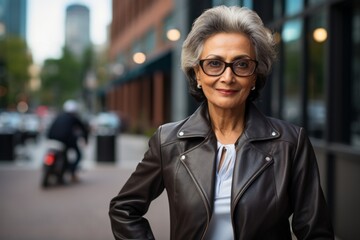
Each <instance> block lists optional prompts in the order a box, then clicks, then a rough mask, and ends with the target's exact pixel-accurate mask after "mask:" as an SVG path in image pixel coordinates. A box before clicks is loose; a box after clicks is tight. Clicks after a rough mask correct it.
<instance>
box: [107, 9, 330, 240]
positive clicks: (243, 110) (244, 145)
mask: <svg viewBox="0 0 360 240" xmlns="http://www.w3.org/2000/svg"><path fill="white" fill-rule="evenodd" d="M274 58H275V53H274V42H273V39H272V35H271V33H270V32H269V31H268V30H267V29H266V28H265V27H264V26H263V23H262V21H261V19H260V18H259V17H258V15H257V14H256V13H255V12H253V11H251V10H249V9H246V8H239V7H225V6H220V7H215V8H212V9H209V10H207V11H205V12H204V13H203V14H202V15H201V16H200V17H199V18H198V19H197V20H196V21H195V22H194V25H193V28H192V30H191V32H190V33H189V35H188V37H187V39H186V40H185V42H184V44H183V50H182V69H183V70H184V72H185V74H186V75H187V77H188V79H189V85H190V92H191V94H192V95H193V96H194V97H195V98H196V99H197V100H199V101H201V102H202V104H201V106H200V107H199V108H198V109H197V111H195V113H193V114H192V115H191V116H190V117H188V118H187V119H185V120H183V121H179V122H176V123H169V124H165V125H163V126H160V127H159V129H158V130H157V131H156V133H155V134H154V136H153V137H152V138H151V139H150V141H149V150H148V151H147V152H146V154H145V155H144V158H143V160H142V161H141V162H140V163H139V165H138V166H137V168H136V170H135V172H134V173H133V174H132V176H131V177H130V178H129V180H128V181H127V183H126V184H125V185H124V186H123V188H122V190H121V191H120V193H119V195H118V196H116V197H115V198H113V199H112V201H111V203H110V218H111V223H112V229H113V233H114V236H115V238H116V239H153V234H152V231H151V228H150V226H149V223H148V222H147V220H146V219H145V218H143V215H144V214H145V213H146V211H147V209H148V207H149V204H150V202H151V201H152V200H154V199H155V198H156V197H158V196H159V195H160V194H161V193H162V191H163V190H164V189H166V191H167V195H168V199H169V208H170V220H171V239H221V240H225V239H244V240H249V239H276V240H278V239H291V231H290V224H289V218H290V216H291V215H292V214H293V216H292V230H293V232H294V234H295V235H296V236H297V238H298V239H333V230H332V226H331V222H330V218H329V215H328V212H327V207H326V203H325V200H324V196H323V193H322V189H321V187H320V182H319V173H318V167H317V163H316V158H315V155H314V152H313V149H312V146H311V144H310V142H309V139H308V138H307V136H306V134H305V132H304V129H302V128H299V127H296V126H293V125H291V124H289V123H286V122H283V121H280V120H276V119H272V118H267V117H265V116H264V115H263V114H261V113H260V112H259V111H258V110H257V108H256V107H255V106H254V105H253V103H252V101H253V100H255V99H256V98H257V97H258V95H259V90H260V89H261V88H262V87H263V86H264V84H265V80H266V76H267V75H268V74H269V72H270V68H271V65H272V62H273V61H274Z"/></svg>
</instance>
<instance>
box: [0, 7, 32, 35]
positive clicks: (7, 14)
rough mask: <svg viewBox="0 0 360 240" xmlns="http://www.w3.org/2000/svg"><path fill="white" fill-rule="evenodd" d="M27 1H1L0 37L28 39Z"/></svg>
mask: <svg viewBox="0 0 360 240" xmlns="http://www.w3.org/2000/svg"><path fill="white" fill-rule="evenodd" d="M26 8H27V1H26V0H0V37H2V36H5V35H12V36H18V37H21V38H22V39H24V40H25V39H26Z"/></svg>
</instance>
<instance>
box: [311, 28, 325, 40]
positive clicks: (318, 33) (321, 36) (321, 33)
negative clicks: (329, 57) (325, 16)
mask: <svg viewBox="0 0 360 240" xmlns="http://www.w3.org/2000/svg"><path fill="white" fill-rule="evenodd" d="M313 38H314V40H315V41H316V42H319V43H321V42H325V41H326V39H327V31H326V29H325V28H317V29H315V30H314V32H313Z"/></svg>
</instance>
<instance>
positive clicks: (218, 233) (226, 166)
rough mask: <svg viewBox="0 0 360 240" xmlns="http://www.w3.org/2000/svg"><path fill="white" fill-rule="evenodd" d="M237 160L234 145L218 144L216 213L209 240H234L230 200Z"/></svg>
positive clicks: (212, 218) (207, 234)
mask: <svg viewBox="0 0 360 240" xmlns="http://www.w3.org/2000/svg"><path fill="white" fill-rule="evenodd" d="M222 154H224V160H223V163H222V166H221V168H220V169H219V164H220V159H221V155H222ZM235 158H236V151H235V145H234V144H226V145H223V144H221V143H220V142H218V151H217V157H216V180H215V202H214V211H213V214H212V217H211V220H210V225H209V228H208V230H207V233H206V236H205V239H207V240H218V239H222V240H230V239H231V240H232V239H234V235H233V227H232V224H231V216H230V200H231V183H232V176H233V171H234V164H235Z"/></svg>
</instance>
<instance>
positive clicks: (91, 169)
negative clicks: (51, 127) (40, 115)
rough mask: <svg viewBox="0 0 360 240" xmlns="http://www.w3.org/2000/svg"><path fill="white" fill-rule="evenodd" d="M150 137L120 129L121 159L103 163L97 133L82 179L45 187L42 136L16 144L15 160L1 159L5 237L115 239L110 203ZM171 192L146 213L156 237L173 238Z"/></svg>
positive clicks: (0, 224)
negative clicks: (131, 133) (76, 181)
mask: <svg viewBox="0 0 360 240" xmlns="http://www.w3.org/2000/svg"><path fill="white" fill-rule="evenodd" d="M147 140H148V139H147V138H146V137H143V136H141V135H128V134H121V135H119V136H118V137H117V141H116V146H117V147H116V151H117V152H116V161H115V162H99V161H98V160H97V159H95V158H96V146H97V145H96V137H95V136H92V137H91V138H90V141H89V144H88V145H87V146H86V147H85V148H83V150H84V151H83V160H82V162H81V169H80V171H79V178H80V182H79V183H74V184H69V185H66V186H58V187H52V188H49V189H42V188H41V187H40V178H41V164H42V162H41V161H42V157H43V155H44V153H45V143H44V142H45V141H44V139H43V138H40V139H38V141H37V142H36V143H35V142H27V143H26V144H25V145H23V146H21V147H17V149H16V156H17V158H16V159H15V160H14V161H0V191H1V199H0V211H1V215H0V239H6V240H12V239H14V240H15V239H16V240H21V239H27V240H45V239H46V240H48V239H52V240H57V239H58V240H64V239H71V240H77V239H79V240H80V239H87V240H92V239H94V240H95V239H96V240H99V239H114V238H113V236H112V232H111V227H110V220H109V217H108V207H109V201H110V199H111V198H112V197H113V196H115V195H116V194H117V193H118V191H119V190H120V188H121V187H122V185H123V184H124V182H125V181H126V179H127V178H128V177H129V175H130V174H131V172H132V171H133V170H134V168H135V166H136V163H137V162H138V161H140V160H141V158H142V156H143V154H144V152H145V151H146V149H147ZM167 204H168V203H167V199H166V193H163V194H162V195H161V196H160V198H158V199H157V200H156V201H154V202H153V203H152V205H151V206H150V210H149V212H148V213H147V215H146V217H147V218H148V220H149V221H150V224H151V226H152V228H153V232H154V234H155V237H156V239H160V240H161V239H169V213H168V207H165V206H167Z"/></svg>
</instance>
